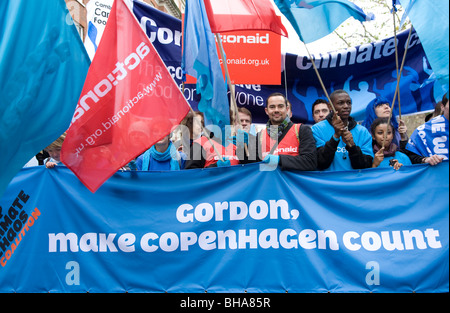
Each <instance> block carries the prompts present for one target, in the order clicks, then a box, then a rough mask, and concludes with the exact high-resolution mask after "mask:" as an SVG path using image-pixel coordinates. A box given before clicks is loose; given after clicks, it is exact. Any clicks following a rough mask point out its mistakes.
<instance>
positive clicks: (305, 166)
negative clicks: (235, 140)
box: [238, 93, 317, 171]
mask: <svg viewBox="0 0 450 313" xmlns="http://www.w3.org/2000/svg"><path fill="white" fill-rule="evenodd" d="M265 111H266V114H267V116H268V117H269V121H268V122H267V124H266V127H265V128H264V129H263V130H261V131H260V132H259V133H258V134H257V138H256V140H249V147H248V148H249V150H250V156H249V158H247V160H245V161H244V162H242V161H241V163H249V162H255V161H261V160H262V161H263V162H264V163H268V164H270V165H271V166H272V167H273V168H276V167H277V166H280V168H281V169H282V170H299V171H313V170H316V169H317V149H316V145H315V141H314V137H313V135H312V131H311V128H310V127H309V126H306V125H302V124H294V123H292V122H291V120H290V118H289V116H288V107H287V100H286V97H285V96H284V95H283V94H281V93H273V94H271V95H270V96H269V97H268V98H267V100H266V108H265ZM255 144H256V146H255ZM238 155H239V153H238Z"/></svg>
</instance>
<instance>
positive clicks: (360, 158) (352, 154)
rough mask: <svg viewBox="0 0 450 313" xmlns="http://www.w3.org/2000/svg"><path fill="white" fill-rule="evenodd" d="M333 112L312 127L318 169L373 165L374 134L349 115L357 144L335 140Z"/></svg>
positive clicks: (340, 169) (350, 168)
mask: <svg viewBox="0 0 450 313" xmlns="http://www.w3.org/2000/svg"><path fill="white" fill-rule="evenodd" d="M332 116H333V115H332V114H330V115H328V117H327V119H326V120H324V121H322V122H319V123H317V124H315V125H314V126H313V127H312V132H313V135H314V139H315V140H316V147H317V153H318V169H319V170H325V171H346V170H353V169H363V168H370V167H372V161H373V150H372V136H371V135H370V133H369V131H368V130H367V129H366V128H365V127H363V126H361V125H358V124H357V123H356V121H355V120H354V119H353V118H352V117H349V125H348V129H349V130H350V132H351V133H352V135H353V141H354V142H355V146H353V147H351V148H349V147H347V146H346V144H345V143H344V142H343V141H342V139H341V138H339V141H336V140H334V139H333V138H332V137H333V135H334V128H333V126H332V125H331V120H332Z"/></svg>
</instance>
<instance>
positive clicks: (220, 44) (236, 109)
mask: <svg viewBox="0 0 450 313" xmlns="http://www.w3.org/2000/svg"><path fill="white" fill-rule="evenodd" d="M215 36H216V39H217V43H218V44H219V53H220V58H221V59H222V63H223V66H224V68H225V75H226V78H227V83H228V87H229V88H230V92H231V103H232V106H233V111H234V113H235V118H236V119H237V120H238V123H239V124H241V121H240V120H239V118H238V116H237V114H238V113H237V112H238V107H237V103H236V98H235V97H234V93H233V91H234V88H233V86H232V84H231V77H230V72H229V71H228V64H227V60H226V58H225V52H224V49H223V44H222V38H221V37H220V34H219V33H217V34H215ZM241 126H242V125H241Z"/></svg>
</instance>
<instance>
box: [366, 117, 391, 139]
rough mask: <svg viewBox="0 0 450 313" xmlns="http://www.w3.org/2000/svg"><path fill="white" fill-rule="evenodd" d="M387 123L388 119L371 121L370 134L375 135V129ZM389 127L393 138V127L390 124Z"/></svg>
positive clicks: (381, 118)
mask: <svg viewBox="0 0 450 313" xmlns="http://www.w3.org/2000/svg"><path fill="white" fill-rule="evenodd" d="M388 121H389V118H387V117H378V118H376V119H375V120H374V121H373V123H372V125H371V126H370V131H371V132H372V134H375V129H376V128H377V126H378V125H382V124H387V123H388ZM389 126H390V127H391V128H392V133H393V134H394V136H395V127H394V126H393V125H392V124H390V125H389Z"/></svg>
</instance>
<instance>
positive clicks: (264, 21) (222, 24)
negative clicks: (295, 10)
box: [205, 0, 288, 37]
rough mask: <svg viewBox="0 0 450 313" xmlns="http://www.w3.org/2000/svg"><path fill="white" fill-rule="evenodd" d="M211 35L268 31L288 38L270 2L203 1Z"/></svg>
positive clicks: (268, 0)
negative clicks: (230, 32) (243, 31)
mask: <svg viewBox="0 0 450 313" xmlns="http://www.w3.org/2000/svg"><path fill="white" fill-rule="evenodd" d="M205 8H206V12H207V14H208V19H209V24H210V26H211V30H212V32H213V33H224V32H229V31H236V30H251V29H253V30H270V31H272V32H274V33H277V34H279V35H282V36H285V37H287V36H288V32H287V30H286V28H285V27H284V25H283V23H282V22H281V17H280V16H277V15H276V13H275V10H274V8H273V5H272V3H271V2H270V0H205Z"/></svg>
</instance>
